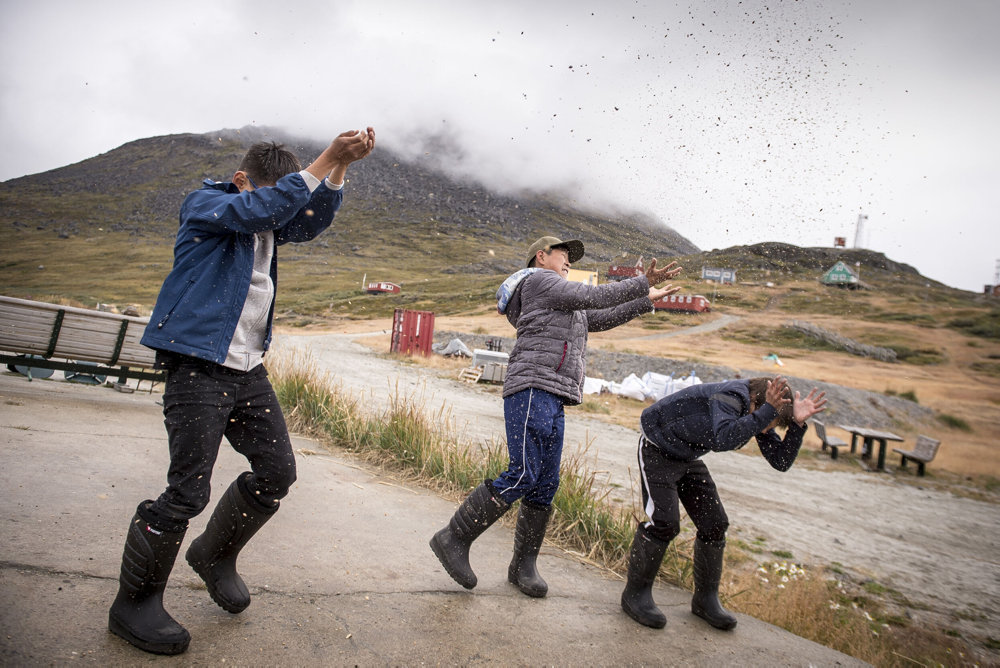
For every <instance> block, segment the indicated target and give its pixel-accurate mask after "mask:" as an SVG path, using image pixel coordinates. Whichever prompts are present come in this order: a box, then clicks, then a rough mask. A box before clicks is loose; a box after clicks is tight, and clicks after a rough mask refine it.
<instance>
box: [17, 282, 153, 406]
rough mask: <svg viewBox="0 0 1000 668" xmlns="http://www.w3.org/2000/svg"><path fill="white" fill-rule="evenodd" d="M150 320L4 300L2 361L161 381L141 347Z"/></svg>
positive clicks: (149, 355)
mask: <svg viewBox="0 0 1000 668" xmlns="http://www.w3.org/2000/svg"><path fill="white" fill-rule="evenodd" d="M148 322H149V318H140V317H136V316H129V315H122V314H118V313H106V312H104V311H93V310H90V309H82V308H75V307H72V306H60V305H58V304H47V303H45V302H35V301H29V300H26V299H16V298H14V297H4V296H0V363H3V364H8V365H23V366H28V367H32V368H40V369H60V370H62V371H71V372H76V373H85V374H94V375H97V374H101V375H105V376H117V377H118V382H117V384H116V387H118V388H119V389H125V382H126V381H127V380H128V379H130V378H133V379H137V380H150V381H154V382H155V381H162V380H164V379H165V378H166V374H165V372H163V371H157V370H155V369H154V368H153V362H154V360H155V353H154V352H153V350H151V349H150V348H147V347H146V346H144V345H142V344H141V343H139V339H140V338H142V334H143V331H144V330H145V328H146V324H147V323H148Z"/></svg>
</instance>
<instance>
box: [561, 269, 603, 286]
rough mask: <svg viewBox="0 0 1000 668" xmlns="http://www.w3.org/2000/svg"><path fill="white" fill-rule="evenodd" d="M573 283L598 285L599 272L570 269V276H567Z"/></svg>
mask: <svg viewBox="0 0 1000 668" xmlns="http://www.w3.org/2000/svg"><path fill="white" fill-rule="evenodd" d="M566 278H568V279H569V280H571V281H576V282H577V283H583V284H584V285H597V272H596V271H584V270H583V269H570V270H569V276H567V277H566Z"/></svg>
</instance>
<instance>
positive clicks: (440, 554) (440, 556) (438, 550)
mask: <svg viewBox="0 0 1000 668" xmlns="http://www.w3.org/2000/svg"><path fill="white" fill-rule="evenodd" d="M430 546H431V550H432V551H433V552H434V556H435V557H437V560H438V561H440V562H441V565H442V566H443V567H444V572H445V573H447V574H448V576H449V577H450V578H451V579H452V580H454V581H455V582H457V583H458V584H460V585H462V586H463V587H465V588H466V589H473V588H474V587H475V586H476V584H477V583H478V580H472V581H471V582H462V580H461V579H460V577H459V576H458V575H457V574H456V572H455V570H454V569H453V568H452V567H451V565H450V564H449V563H448V560H447V559H445V558H444V548H442V547H441V546H440V544H439V543H438V539H437V535H436V534H435V536H434V537H433V538H431V542H430Z"/></svg>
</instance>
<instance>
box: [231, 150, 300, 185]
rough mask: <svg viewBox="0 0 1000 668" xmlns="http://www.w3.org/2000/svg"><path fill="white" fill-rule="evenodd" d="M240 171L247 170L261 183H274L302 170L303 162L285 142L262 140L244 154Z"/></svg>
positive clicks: (251, 176) (252, 177) (248, 173)
mask: <svg viewBox="0 0 1000 668" xmlns="http://www.w3.org/2000/svg"><path fill="white" fill-rule="evenodd" d="M239 171H241V172H246V173H247V175H249V176H250V178H251V179H253V180H254V181H255V182H256V183H258V184H259V185H265V184H266V185H273V184H275V183H277V182H278V179H280V178H281V177H282V176H284V175H286V174H291V173H292V172H299V171H302V164H301V163H300V162H299V159H298V158H297V157H295V154H294V153H292V152H291V151H289V150H288V149H286V148H285V145H284V144H279V143H277V142H273V141H262V142H257V143H256V144H254V145H253V146H251V147H250V150H248V151H247V154H246V155H245V156H243V161H242V162H240V166H239Z"/></svg>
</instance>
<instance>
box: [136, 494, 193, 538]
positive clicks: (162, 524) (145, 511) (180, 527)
mask: <svg viewBox="0 0 1000 668" xmlns="http://www.w3.org/2000/svg"><path fill="white" fill-rule="evenodd" d="M152 506H153V502H152V501H151V500H150V499H146V500H145V501H143V502H142V503H140V504H139V507H138V508H136V509H135V514H136V515H138V516H139V519H141V520H142V521H143V522H145V523H146V524H147V525H149V526H151V527H153V528H154V529H156V530H157V531H165V532H167V533H183V532H185V531H187V528H188V522H187V520H164V519H163V518H161V517H159V516H158V515H156V514H154V513H153V512H151V510H150V509H151V508H152Z"/></svg>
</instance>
